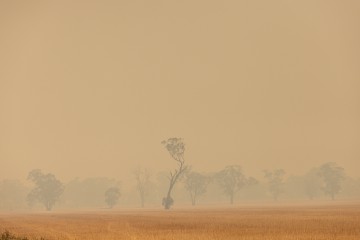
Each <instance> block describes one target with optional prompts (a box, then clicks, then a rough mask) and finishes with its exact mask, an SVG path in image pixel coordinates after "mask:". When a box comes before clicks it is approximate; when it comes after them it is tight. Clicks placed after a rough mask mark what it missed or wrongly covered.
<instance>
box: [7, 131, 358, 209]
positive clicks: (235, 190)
mask: <svg viewBox="0 0 360 240" xmlns="http://www.w3.org/2000/svg"><path fill="white" fill-rule="evenodd" d="M162 144H163V146H164V147H165V149H166V150H167V151H168V152H169V154H170V157H171V159H173V160H174V161H175V163H176V164H177V165H176V168H174V169H173V170H172V171H170V172H169V173H164V172H160V173H158V174H156V175H153V174H151V172H150V171H149V170H148V169H146V168H141V167H138V168H137V169H135V170H134V171H133V180H134V181H133V183H134V184H133V186H132V187H130V186H128V185H127V186H126V187H127V192H124V190H121V189H122V188H123V186H122V185H121V182H120V181H118V180H116V179H109V178H106V177H105V178H87V179H83V180H80V179H78V178H77V179H74V180H72V181H70V182H68V183H66V184H64V183H62V182H61V181H60V180H59V179H57V178H56V176H55V175H54V174H52V173H44V172H43V171H41V170H40V169H35V170H32V171H31V172H30V173H29V174H28V178H27V179H28V181H29V183H31V184H32V187H30V188H29V187H26V186H25V185H24V184H23V183H21V182H20V181H17V180H3V181H0V209H9V210H12V209H17V208H25V207H39V206H42V207H43V208H44V209H45V210H47V211H51V210H52V209H53V208H54V207H55V206H56V205H58V206H60V207H69V208H94V207H105V206H106V207H107V208H109V209H111V208H113V207H115V206H116V205H118V204H122V205H126V204H128V205H131V204H133V203H134V200H135V199H137V200H136V201H137V202H139V206H140V207H145V206H146V205H147V204H149V205H151V206H159V205H160V204H162V205H163V207H164V208H165V209H169V208H171V206H172V205H173V204H175V201H177V202H179V203H185V202H186V201H188V202H189V204H191V205H196V204H198V202H199V201H200V200H201V201H202V202H203V203H205V202H207V203H209V202H223V201H225V200H226V199H227V200H226V201H227V202H228V203H229V204H233V203H235V202H236V201H239V199H241V200H243V201H244V200H254V199H255V200H262V199H268V198H269V199H271V198H272V199H273V200H274V201H278V200H279V199H281V198H283V199H304V198H308V199H309V200H312V199H316V198H322V196H327V197H328V198H330V199H332V200H335V199H336V197H337V196H338V195H339V194H344V192H345V195H346V194H347V195H348V196H350V195H352V196H355V197H356V196H357V197H360V179H358V180H354V179H351V178H349V177H347V176H346V175H345V170H344V169H343V168H342V167H341V166H339V165H338V164H336V163H335V162H328V163H324V164H323V165H321V166H319V167H317V168H313V169H311V170H309V171H308V172H307V173H306V174H304V175H302V176H287V173H286V171H285V170H283V169H272V170H264V172H263V173H264V174H263V178H262V179H255V178H254V177H251V176H246V175H245V174H244V171H243V169H242V168H241V166H240V165H230V166H225V167H224V168H223V169H221V170H219V171H217V172H212V173H206V172H200V171H194V170H193V169H192V168H191V167H190V166H189V165H187V164H186V162H185V144H184V142H183V140H182V139H181V138H169V139H167V140H165V141H163V142H162ZM154 176H156V179H155V177H154ZM129 189H130V190H131V189H132V190H131V191H130V190H129ZM164 195H165V196H164ZM25 199H26V200H25ZM25 203H27V204H25Z"/></svg>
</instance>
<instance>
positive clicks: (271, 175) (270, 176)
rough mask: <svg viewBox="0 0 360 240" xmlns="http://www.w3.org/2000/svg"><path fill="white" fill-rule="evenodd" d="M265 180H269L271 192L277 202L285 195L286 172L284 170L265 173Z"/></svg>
mask: <svg viewBox="0 0 360 240" xmlns="http://www.w3.org/2000/svg"><path fill="white" fill-rule="evenodd" d="M264 173H265V178H266V179H267V180H268V184H269V191H270V192H271V194H272V195H273V198H274V200H275V201H276V200H277V199H278V197H279V195H280V194H281V193H283V191H284V190H283V185H284V176H285V171H284V170H283V169H275V170H273V171H267V170H265V171H264Z"/></svg>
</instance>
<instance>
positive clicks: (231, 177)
mask: <svg viewBox="0 0 360 240" xmlns="http://www.w3.org/2000/svg"><path fill="white" fill-rule="evenodd" d="M216 179H217V181H218V183H219V185H220V187H221V188H222V189H223V191H224V193H225V194H226V195H228V196H229V197H230V204H233V203H234V197H235V194H236V193H237V192H238V191H239V190H240V189H242V188H243V187H245V186H247V185H253V184H256V183H257V181H256V179H254V178H252V177H251V178H248V179H247V178H246V177H245V175H244V174H243V173H242V170H241V167H240V166H239V165H231V166H227V167H225V168H224V169H223V170H221V171H220V172H218V173H217V175H216Z"/></svg>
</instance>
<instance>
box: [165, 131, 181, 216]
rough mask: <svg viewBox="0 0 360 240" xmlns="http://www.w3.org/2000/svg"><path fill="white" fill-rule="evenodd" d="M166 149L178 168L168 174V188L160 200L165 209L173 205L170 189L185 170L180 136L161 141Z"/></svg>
mask: <svg viewBox="0 0 360 240" xmlns="http://www.w3.org/2000/svg"><path fill="white" fill-rule="evenodd" d="M161 143H162V144H163V145H164V146H165V148H166V150H167V151H168V152H169V153H170V156H171V157H172V158H173V159H174V160H175V161H176V162H177V164H178V168H177V169H175V170H174V171H171V172H170V175H169V176H168V179H169V189H168V192H167V195H166V197H164V198H163V200H162V205H163V206H164V208H165V209H170V207H171V206H172V205H173V203H174V200H173V199H172V197H171V191H172V189H173V187H174V185H175V183H176V182H177V181H178V180H179V179H180V178H181V177H182V175H183V173H184V172H185V171H186V170H187V166H185V159H184V153H185V144H184V142H183V140H182V139H181V138H169V139H168V140H164V141H162V142H161Z"/></svg>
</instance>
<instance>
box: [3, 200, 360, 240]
mask: <svg viewBox="0 0 360 240" xmlns="http://www.w3.org/2000/svg"><path fill="white" fill-rule="evenodd" d="M5 229H8V230H10V231H11V232H13V233H16V234H19V235H26V236H29V237H40V236H43V237H46V238H49V239H97V240H99V239H144V240H148V239H200V240H201V239H252V240H256V239H262V240H266V239H271V240H273V239H274V240H275V239H323V240H332V239H349V240H359V239H360V204H347V205H336V204H335V205H334V204H331V205H326V206H316V205H313V206H309V205H308V206H300V205H296V206H280V205H276V206H236V207H226V208H196V209H191V208H184V209H175V210H170V211H164V210H162V209H153V210H149V209H148V210H116V211H92V212H91V211H88V212H75V213H74V212H73V213H70V212H53V213H21V214H20V213H15V214H9V213H0V231H3V230H5Z"/></svg>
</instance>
